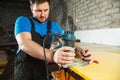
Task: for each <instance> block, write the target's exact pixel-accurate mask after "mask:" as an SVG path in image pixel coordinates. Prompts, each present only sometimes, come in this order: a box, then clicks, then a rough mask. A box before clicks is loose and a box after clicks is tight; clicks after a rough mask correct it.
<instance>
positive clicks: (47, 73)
mask: <svg viewBox="0 0 120 80" xmlns="http://www.w3.org/2000/svg"><path fill="white" fill-rule="evenodd" d="M49 36H55V39H56V40H57V41H58V42H59V39H58V36H59V35H57V34H51V33H49V34H47V35H46V37H45V38H44V40H43V51H44V58H45V67H46V75H47V77H46V78H47V80H50V79H49V72H48V65H47V59H46V52H45V41H46V39H47V38H48V37H49Z"/></svg>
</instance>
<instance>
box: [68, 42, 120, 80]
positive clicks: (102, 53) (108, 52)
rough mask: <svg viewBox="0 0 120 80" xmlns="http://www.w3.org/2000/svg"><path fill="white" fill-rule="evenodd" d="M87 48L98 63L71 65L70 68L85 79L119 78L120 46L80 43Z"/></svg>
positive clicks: (117, 79)
mask: <svg viewBox="0 0 120 80" xmlns="http://www.w3.org/2000/svg"><path fill="white" fill-rule="evenodd" d="M80 47H82V48H84V49H89V50H90V52H91V53H92V55H93V56H94V57H95V58H96V59H97V60H98V61H99V64H96V63H92V64H90V65H86V66H72V67H70V70H72V71H73V72H74V73H76V74H78V75H80V76H81V77H83V78H84V79H85V80H120V47H115V46H105V45H96V44H88V43H80Z"/></svg>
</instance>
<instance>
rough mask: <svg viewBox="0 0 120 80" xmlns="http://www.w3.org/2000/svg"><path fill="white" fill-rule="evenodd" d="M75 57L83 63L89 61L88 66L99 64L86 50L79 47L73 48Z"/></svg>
mask: <svg viewBox="0 0 120 80" xmlns="http://www.w3.org/2000/svg"><path fill="white" fill-rule="evenodd" d="M75 53H76V57H78V58H81V59H82V60H84V61H89V64H90V63H92V62H95V63H99V62H98V61H97V60H96V59H94V58H93V56H92V55H91V54H90V52H89V51H88V50H84V49H82V48H80V47H76V48H75Z"/></svg>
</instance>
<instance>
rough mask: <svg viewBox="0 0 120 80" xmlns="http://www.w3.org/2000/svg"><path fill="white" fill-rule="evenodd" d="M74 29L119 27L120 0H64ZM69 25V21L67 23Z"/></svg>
mask: <svg viewBox="0 0 120 80" xmlns="http://www.w3.org/2000/svg"><path fill="white" fill-rule="evenodd" d="M65 1H66V3H67V11H68V12H67V13H68V14H67V15H68V16H71V17H72V18H73V21H74V26H73V27H74V29H77V30H88V29H89V30H91V29H104V28H120V0H65ZM67 25H68V26H69V23H68V24H67Z"/></svg>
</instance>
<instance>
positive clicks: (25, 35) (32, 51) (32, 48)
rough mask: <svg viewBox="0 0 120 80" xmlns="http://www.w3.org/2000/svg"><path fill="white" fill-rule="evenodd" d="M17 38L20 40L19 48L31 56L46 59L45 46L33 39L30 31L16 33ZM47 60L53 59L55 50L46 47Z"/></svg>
mask: <svg viewBox="0 0 120 80" xmlns="http://www.w3.org/2000/svg"><path fill="white" fill-rule="evenodd" d="M16 40H17V42H18V45H19V48H20V49H21V50H22V51H24V52H25V53H27V54H29V55H30V56H32V57H34V58H37V59H43V60H44V52H43V47H42V46H40V45H39V44H37V43H36V42H34V41H32V37H31V34H30V33H29V32H21V33H19V34H17V35H16ZM45 51H46V53H47V54H46V58H47V61H49V62H52V61H53V51H51V50H49V49H45Z"/></svg>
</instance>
